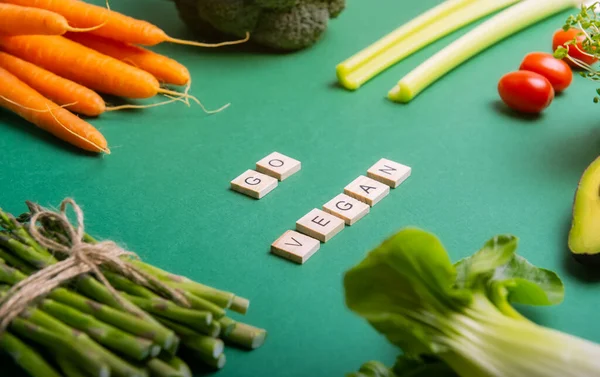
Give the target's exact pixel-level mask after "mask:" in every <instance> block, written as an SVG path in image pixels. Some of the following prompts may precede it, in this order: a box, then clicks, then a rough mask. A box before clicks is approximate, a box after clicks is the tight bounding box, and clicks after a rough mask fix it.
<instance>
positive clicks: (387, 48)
mask: <svg viewBox="0 0 600 377" xmlns="http://www.w3.org/2000/svg"><path fill="white" fill-rule="evenodd" d="M518 1H519V0H480V1H473V0H450V1H444V2H442V4H440V5H438V6H437V7H435V8H433V9H431V10H429V11H428V12H425V13H424V14H422V15H421V16H419V17H417V18H415V19H414V20H412V21H410V22H408V23H407V24H405V25H403V26H401V27H400V28H398V29H396V30H395V31H393V32H392V33H390V34H389V35H387V36H385V37H384V38H382V39H380V40H379V41H377V42H376V43H374V44H373V45H371V46H369V47H367V48H366V49H365V50H363V51H361V52H359V53H357V54H356V55H354V56H352V57H351V58H349V59H348V60H346V61H344V62H342V63H340V64H339V65H338V66H337V68H336V72H337V77H338V81H339V83H340V84H341V85H342V86H343V87H344V88H346V89H350V90H355V89H358V88H360V86H361V85H362V84H364V83H365V82H367V81H368V80H370V79H371V78H373V77H374V76H376V75H378V74H379V73H381V72H382V71H384V70H385V69H387V68H389V67H390V66H392V65H393V64H396V63H397V62H399V61H401V60H402V59H404V58H406V57H407V56H410V55H411V54H412V53H414V52H416V51H418V50H420V49H421V48H423V47H425V46H427V45H429V44H431V43H433V42H435V41H437V40H438V39H440V38H442V37H444V36H446V35H448V34H450V33H452V32H453V31H455V30H458V29H460V28H462V27H464V26H465V25H468V24H470V23H472V22H474V21H477V20H478V19H480V18H483V17H485V16H487V15H489V14H491V13H493V12H496V11H498V10H500V9H502V8H505V7H507V6H509V5H511V4H514V3H516V2H518Z"/></svg>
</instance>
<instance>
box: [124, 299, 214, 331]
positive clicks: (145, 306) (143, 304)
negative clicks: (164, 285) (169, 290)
mask: <svg viewBox="0 0 600 377" xmlns="http://www.w3.org/2000/svg"><path fill="white" fill-rule="evenodd" d="M121 294H122V295H123V297H125V298H127V299H128V300H129V301H131V302H133V303H134V304H135V305H137V306H139V307H140V308H142V310H145V311H147V312H149V313H153V314H156V315H159V316H161V317H165V318H169V319H172V320H174V321H177V322H179V323H182V324H184V325H186V326H189V327H191V328H193V329H198V330H200V331H203V330H206V329H208V327H209V325H210V323H211V322H212V314H211V313H210V312H203V311H199V310H190V309H185V308H182V307H179V306H177V305H175V304H174V303H173V302H171V301H167V300H164V299H161V298H154V299H146V298H141V297H135V296H131V295H128V294H126V293H121Z"/></svg>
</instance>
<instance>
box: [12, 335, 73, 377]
mask: <svg viewBox="0 0 600 377" xmlns="http://www.w3.org/2000/svg"><path fill="white" fill-rule="evenodd" d="M0 349H2V350H3V351H4V352H6V353H7V354H9V355H10V356H11V357H12V359H13V360H14V361H15V363H16V364H17V365H19V366H20V367H21V368H23V369H24V370H25V371H26V372H27V373H29V375H30V376H31V377H62V376H61V375H60V374H59V373H58V372H57V371H56V370H54V368H53V367H52V366H50V364H48V363H47V362H46V360H44V358H43V357H42V356H41V355H40V354H39V353H38V352H37V351H36V350H35V349H33V348H32V347H30V346H29V345H27V344H25V343H24V342H23V341H22V340H21V339H19V338H17V337H16V336H14V335H13V334H12V333H10V332H8V331H7V332H5V333H4V334H2V336H0Z"/></svg>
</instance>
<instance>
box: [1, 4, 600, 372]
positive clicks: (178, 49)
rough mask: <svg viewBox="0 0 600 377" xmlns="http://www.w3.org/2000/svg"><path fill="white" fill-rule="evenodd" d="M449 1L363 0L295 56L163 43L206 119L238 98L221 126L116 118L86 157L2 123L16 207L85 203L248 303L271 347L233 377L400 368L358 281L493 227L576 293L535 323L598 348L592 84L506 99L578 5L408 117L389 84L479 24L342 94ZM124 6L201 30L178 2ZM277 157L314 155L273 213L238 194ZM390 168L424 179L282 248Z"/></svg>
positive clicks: (108, 224)
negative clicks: (548, 97) (352, 74)
mask: <svg viewBox="0 0 600 377" xmlns="http://www.w3.org/2000/svg"><path fill="white" fill-rule="evenodd" d="M437 3H439V1H435V0H421V1H418V2H412V1H398V0H378V1H377V2H372V1H366V0H365V1H358V0H349V3H348V7H347V10H346V11H345V12H344V13H343V14H342V15H341V17H340V18H339V19H338V20H335V21H333V22H332V23H331V25H330V29H329V30H328V32H327V33H326V36H325V37H324V38H323V40H322V41H321V42H320V43H319V44H317V45H316V46H314V48H311V49H308V50H305V51H302V52H299V53H295V54H268V53H264V52H259V51H254V50H253V49H251V48H248V47H245V46H244V47H235V48H227V49H201V48H193V47H186V46H179V45H160V46H157V47H156V50H157V51H159V52H162V53H166V54H168V55H170V56H172V57H174V58H176V59H177V60H179V61H180V62H181V63H183V64H185V65H186V66H187V67H189V69H190V71H191V74H192V77H193V89H192V93H193V94H194V95H196V96H197V97H198V98H200V99H201V100H202V101H203V102H204V103H205V104H206V105H207V106H209V107H211V108H217V107H219V106H221V105H223V104H224V103H228V102H231V104H232V105H231V107H229V108H228V109H227V110H225V111H223V112H221V113H219V114H215V115H210V116H209V115H206V114H204V113H203V112H202V110H201V109H200V108H198V107H197V106H193V107H191V108H187V107H185V106H184V105H180V104H174V105H169V106H164V107H160V108H153V109H148V110H144V111H134V112H116V113H108V114H106V115H102V116H101V117H100V118H98V119H94V120H92V123H93V124H94V125H95V126H97V127H98V128H99V129H100V130H101V132H103V134H104V135H105V136H106V138H107V139H108V141H109V145H110V147H111V149H112V152H113V153H112V154H111V155H109V156H103V157H96V156H91V155H87V154H84V153H80V152H79V151H77V150H75V149H73V148H71V147H69V146H67V145H65V144H63V143H62V142H59V141H56V140H55V139H54V138H53V137H51V136H48V135H46V134H45V133H43V132H41V131H38V130H37V129H35V128H34V127H32V126H31V125H30V124H27V123H26V122H24V121H21V120H20V119H19V118H17V117H15V116H13V115H11V114H9V113H7V112H5V111H4V112H0V130H1V135H2V136H1V137H0V150H1V151H2V157H0V198H1V205H2V206H3V207H4V208H5V209H6V210H9V211H11V212H14V213H20V212H22V211H24V210H25V206H24V203H23V202H24V201H25V200H33V201H37V202H39V203H40V204H42V205H46V206H58V204H59V203H60V201H61V200H62V199H63V198H65V197H72V198H74V199H75V200H76V201H77V202H78V203H79V204H80V205H81V206H82V207H83V209H84V211H85V213H86V225H87V229H88V230H89V231H90V232H91V233H92V234H96V235H98V236H100V237H104V238H110V239H113V240H115V241H118V242H120V243H122V244H124V245H126V246H127V247H128V248H129V249H131V250H135V251H136V252H138V253H139V254H140V255H141V256H142V257H143V258H144V259H146V260H147V261H149V262H151V263H153V264H156V265H158V266H161V267H163V268H165V269H168V270H171V271H174V272H176V273H180V274H184V275H187V276H189V277H191V278H193V279H197V280H199V281H202V282H205V283H207V284H210V285H214V286H216V287H219V288H222V289H227V290H231V291H234V292H236V293H238V294H239V295H241V296H245V297H247V298H249V299H250V300H251V303H252V304H251V307H250V311H249V312H248V314H247V316H246V317H245V318H244V320H245V321H247V322H249V323H252V324H254V325H256V326H260V327H264V328H267V329H268V330H269V336H268V340H267V342H266V344H265V345H264V347H262V348H260V349H258V350H255V351H252V352H243V351H235V350H229V351H228V353H227V356H228V363H227V365H226V367H225V368H224V369H223V370H222V371H220V372H219V374H220V375H222V376H262V375H272V376H280V377H292V376H293V377H296V376H297V377H299V376H307V375H311V376H342V375H343V374H344V373H346V372H349V371H353V370H356V368H358V367H359V365H360V364H361V363H362V362H364V361H367V360H370V359H379V360H382V361H385V362H387V363H391V362H392V360H393V359H394V357H395V355H396V353H397V351H396V350H395V349H393V348H392V347H391V346H390V345H388V344H387V343H386V341H385V340H384V339H383V338H382V337H380V336H379V335H378V334H376V333H375V331H374V330H372V329H371V328H370V327H369V326H368V325H367V324H366V323H364V322H363V321H362V320H361V319H360V318H358V317H357V316H355V315H353V314H352V313H351V312H349V311H348V310H347V309H346V307H345V305H344V292H343V287H342V276H343V274H344V272H345V271H346V270H347V269H348V268H350V267H351V266H353V265H355V264H356V263H358V262H359V261H360V260H361V259H362V258H363V257H364V256H365V254H366V253H367V252H368V251H369V250H371V249H372V248H374V247H375V246H377V245H378V244H379V243H380V242H381V241H382V240H383V239H384V238H386V237H388V236H390V235H391V234H393V233H394V232H396V231H397V230H399V229H401V228H402V227H404V226H409V225H414V226H418V227H422V228H424V229H427V230H429V231H432V232H434V233H435V234H436V235H438V236H439V237H440V238H441V240H442V242H443V243H444V244H445V245H446V247H447V248H448V250H449V253H450V254H451V257H452V259H453V260H456V259H458V258H461V257H464V256H467V255H470V254H471V253H472V252H474V251H475V250H476V249H477V248H478V247H479V246H480V245H481V244H482V243H483V242H484V241H486V240H487V239H488V238H490V237H492V236H494V235H496V234H499V233H512V234H515V235H517V236H518V237H519V238H520V240H521V243H520V249H519V252H520V254H521V255H523V256H525V257H526V258H528V259H529V260H530V261H531V262H533V263H535V264H538V265H541V266H543V267H546V268H550V269H553V270H555V271H557V272H558V273H559V274H560V276H561V277H562V278H563V279H564V282H565V285H566V299H565V302H564V303H563V304H561V305H559V306H556V307H552V308H533V309H530V308H526V309H524V312H525V313H526V314H527V315H528V316H529V317H530V318H532V319H534V320H536V321H538V322H539V323H541V324H543V325H546V326H550V327H553V328H556V329H559V330H561V331H565V332H569V333H571V334H574V335H577V336H581V337H585V338H587V339H590V340H593V341H598V342H600V326H598V325H597V321H596V319H597V306H598V293H597V290H598V289H599V288H598V281H600V280H598V279H597V278H596V276H597V274H595V273H594V272H593V271H588V270H585V269H583V268H582V267H581V266H579V265H578V264H577V263H575V262H573V261H572V259H571V257H570V256H569V254H568V250H567V248H566V241H567V233H568V229H569V226H570V215H571V204H572V200H573V195H574V192H575V189H576V185H577V182H578V179H579V178H580V176H581V174H582V172H583V170H584V169H585V167H586V166H587V165H588V164H589V163H590V162H591V161H592V160H593V158H594V157H595V156H597V155H598V154H599V153H598V152H599V150H600V148H599V147H600V143H599V141H600V128H599V127H598V119H599V117H598V114H599V112H600V108H599V107H598V106H597V105H594V104H593V103H592V98H593V96H594V94H595V93H594V90H595V86H594V84H593V83H591V82H588V81H585V80H584V79H582V78H580V77H575V79H574V82H573V85H572V86H571V87H570V89H569V90H567V92H566V93H565V94H564V95H561V96H559V97H558V98H556V99H555V101H554V103H553V104H552V105H551V107H550V108H549V109H547V111H546V112H545V113H544V114H543V115H542V116H541V117H537V118H523V117H518V116H514V115H511V114H510V113H509V112H506V111H505V110H504V108H503V106H502V105H501V104H500V103H499V102H498V95H497V92H496V84H497V81H498V79H499V78H500V77H501V76H502V75H503V74H505V73H507V72H509V71H511V70H514V69H517V68H518V66H519V63H520V61H521V59H522V58H523V56H524V55H525V54H526V53H528V52H531V51H536V50H537V51H550V43H551V36H552V33H553V32H554V30H555V29H557V28H559V27H560V26H562V22H563V21H564V19H565V18H566V17H567V16H568V14H570V13H572V12H571V11H568V12H564V13H562V14H561V15H558V16H556V17H553V18H551V19H548V20H546V21H544V22H542V23H540V24H538V25H536V26H535V27H532V28H530V29H528V30H526V31H523V32H521V33H520V34H518V35H516V36H514V37H511V38H509V39H507V40H505V41H503V42H502V43H499V44H498V45H496V46H494V47H492V48H491V49H489V50H487V51H486V52H485V53H483V54H481V55H480V56H478V57H476V58H474V59H472V60H471V61H469V62H467V63H466V64H464V65H462V66H461V67H459V68H458V69H456V70H454V71H453V72H451V73H450V74H449V75H448V76H446V77H445V78H443V79H442V80H440V81H439V82H438V83H436V84H435V85H434V86H432V87H431V88H429V89H428V90H427V91H426V92H424V93H423V94H422V95H421V96H419V97H418V98H417V99H416V100H415V101H414V102H412V103H410V104H408V105H401V104H394V103H391V102H389V101H388V100H387V99H386V98H385V95H386V94H387V91H388V90H389V89H390V88H391V87H392V86H393V85H394V83H395V82H396V81H397V80H398V79H400V78H401V76H402V75H404V74H406V73H408V72H409V71H410V70H411V69H412V68H414V67H416V66H417V65H418V64H419V63H420V62H422V61H423V60H424V59H425V58H427V57H428V56H430V55H431V54H432V53H434V52H435V51H437V50H438V49H440V48H442V47H443V46H445V45H446V44H447V43H449V42H450V41H451V40H453V39H454V38H455V37H456V36H457V35H460V34H462V33H464V32H465V31H466V30H467V29H465V30H463V31H461V32H458V33H456V34H453V35H452V36H450V37H448V38H445V39H443V40H441V41H439V42H438V43H435V44H434V45H432V46H430V47H428V48H426V49H424V50H422V51H420V52H419V53H417V54H415V55H413V56H412V57H410V58H408V59H406V60H405V61H403V62H401V63H399V64H397V65H396V66H394V67H393V68H391V69H390V70H388V71H387V72H385V73H384V74H382V75H380V76H379V77H377V78H376V79H375V80H373V81H372V82H370V83H368V84H367V85H366V86H364V87H363V88H362V89H360V90H359V91H357V92H353V93H351V92H347V91H345V90H343V89H340V88H338V87H337V86H336V84H335V73H334V67H335V65H336V64H337V63H338V62H340V61H342V60H343V59H345V58H347V57H349V56H350V55H352V54H353V53H355V52H356V51H358V50H360V49H362V48H363V47H365V46H367V45H368V44H370V43H372V42H373V41H375V40H376V39H377V38H379V37H381V36H382V35H384V34H386V33H388V32H389V31H391V30H393V29H394V28H396V27H397V26H399V25H400V24H401V23H403V22H406V21H408V20H409V19H411V18H413V17H414V16H416V15H417V14H419V13H421V12H423V11H424V10H426V9H428V8H430V7H432V6H434V5H436V4H437ZM111 5H112V7H113V9H115V10H119V11H122V12H124V13H126V14H128V15H131V16H135V17H138V18H143V19H146V20H148V21H151V22H153V23H155V24H157V25H159V26H160V27H162V28H163V29H164V30H166V31H167V33H169V34H171V35H173V36H176V37H182V38H189V37H191V36H190V35H189V34H188V32H187V31H186V30H185V27H184V26H183V25H182V23H181V22H180V21H179V20H178V17H177V13H176V10H175V7H174V5H173V4H172V3H170V2H169V1H161V0H126V1H118V2H114V3H113V4H111ZM573 11H575V10H573ZM273 151H279V152H281V153H284V154H287V155H289V156H291V157H294V158H296V159H299V160H301V161H302V170H301V171H300V172H299V173H297V174H295V175H294V176H292V177H291V178H289V179H288V180H286V181H284V182H282V183H280V185H279V187H278V188H277V189H276V190H275V191H273V192H271V193H270V194H269V195H268V196H266V197H265V198H263V199H261V200H259V201H257V200H253V199H249V198H248V197H245V196H243V195H241V194H238V193H235V192H232V191H230V190H229V182H230V180H232V179H233V178H235V177H236V176H237V175H239V174H241V173H242V172H243V171H245V170H246V169H249V168H253V167H254V164H255V162H256V161H258V160H259V159H261V158H262V157H264V156H265V155H267V154H269V153H271V152H273ZM381 157H386V158H389V159H392V160H395V161H398V162H400V163H404V164H407V165H409V166H411V167H412V168H413V174H412V176H411V177H410V179H409V180H407V181H406V182H405V183H404V184H403V185H402V186H401V187H399V188H398V189H396V190H392V192H391V194H390V195H389V196H388V197H387V198H385V199H384V200H383V201H381V202H380V203H379V204H377V205H376V206H375V207H373V209H372V211H371V213H370V214H369V215H368V216H367V217H365V218H364V219H362V220H361V221H359V222H358V223H357V224H356V225H354V226H352V227H346V229H345V230H343V231H342V232H341V233H340V234H338V235H337V236H336V237H334V238H333V239H332V240H331V241H330V242H328V243H326V244H322V246H321V249H320V251H319V252H318V253H317V254H315V255H314V256H313V257H312V258H311V259H310V260H309V261H308V263H307V264H305V265H303V266H299V265H295V264H293V263H290V262H288V261H285V260H283V259H280V258H278V257H275V256H273V255H271V254H269V245H270V244H271V243H272V242H273V241H274V240H275V239H276V238H278V237H279V236H280V235H281V234H282V233H283V232H284V231H286V230H288V229H293V227H294V224H295V221H296V220H297V219H298V218H300V217H301V216H302V215H304V214H305V213H307V212H308V211H310V210H311V209H312V208H315V207H320V206H321V205H322V204H323V203H325V202H326V201H328V200H329V199H331V198H332V197H334V196H335V195H337V194H338V193H340V192H341V191H342V190H343V187H344V186H345V185H346V184H347V183H349V182H350V181H352V180H353V179H354V178H356V177H357V176H358V175H360V174H364V173H365V172H366V170H367V169H368V168H369V167H370V166H371V165H372V164H373V163H375V162H376V161H377V160H378V159H380V158H381ZM3 368H4V367H3ZM14 373H16V372H14ZM3 374H4V373H3ZM8 375H15V374H13V372H11V373H9V374H8ZM16 375H18V376H20V375H21V374H20V373H16Z"/></svg>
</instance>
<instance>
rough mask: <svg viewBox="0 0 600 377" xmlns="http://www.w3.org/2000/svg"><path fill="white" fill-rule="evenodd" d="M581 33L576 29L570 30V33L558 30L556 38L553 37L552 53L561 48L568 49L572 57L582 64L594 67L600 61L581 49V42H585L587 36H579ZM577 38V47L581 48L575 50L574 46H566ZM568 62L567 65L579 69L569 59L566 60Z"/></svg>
mask: <svg viewBox="0 0 600 377" xmlns="http://www.w3.org/2000/svg"><path fill="white" fill-rule="evenodd" d="M580 32H581V31H580V30H578V29H575V28H572V29H569V30H568V31H564V30H563V29H559V30H557V31H556V33H554V36H553V37H552V51H556V49H557V48H558V47H559V46H563V47H568V48H569V56H570V57H572V58H574V59H577V60H581V61H582V62H584V63H586V64H588V65H592V64H594V63H596V62H597V61H598V59H597V58H595V57H594V56H592V55H589V54H587V53H586V52H584V51H583V47H581V42H582V41H583V40H585V36H584V35H578V34H579V33H580ZM575 38H577V42H579V43H577V47H579V48H575V46H573V45H569V46H565V45H564V44H565V43H567V42H569V41H572V40H573V39H575ZM566 60H567V63H568V64H569V65H570V66H571V67H574V68H575V67H577V68H579V66H578V65H577V64H575V63H573V62H571V61H570V60H569V59H566Z"/></svg>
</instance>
